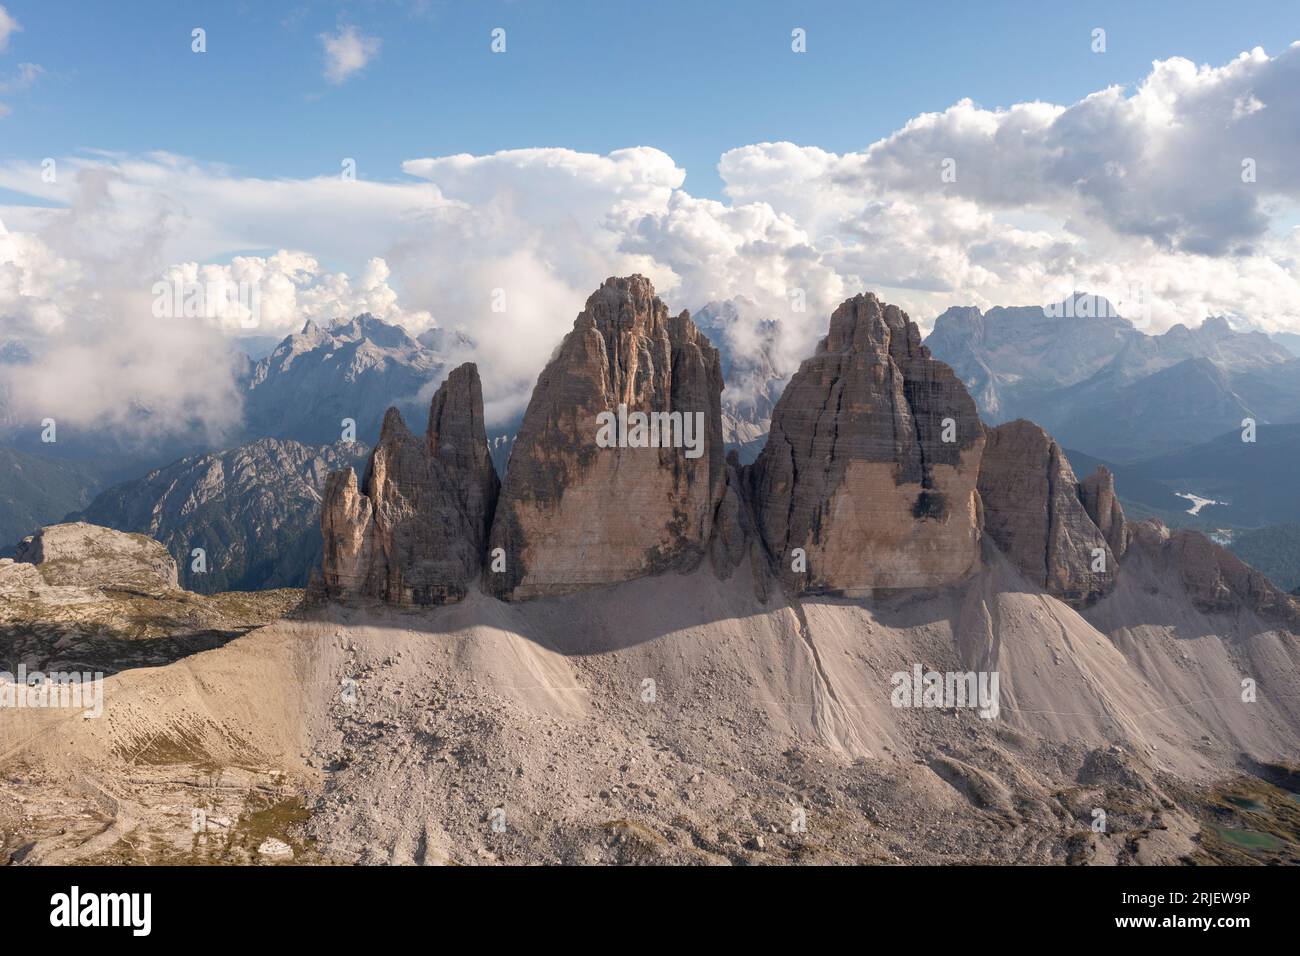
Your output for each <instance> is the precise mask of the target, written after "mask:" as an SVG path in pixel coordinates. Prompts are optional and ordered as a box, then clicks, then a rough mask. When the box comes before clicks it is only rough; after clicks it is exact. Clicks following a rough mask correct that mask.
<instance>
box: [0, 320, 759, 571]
mask: <svg viewBox="0 0 1300 956" xmlns="http://www.w3.org/2000/svg"><path fill="white" fill-rule="evenodd" d="M700 316H701V321H702V322H703V323H704V325H705V327H706V328H707V330H708V334H710V335H711V336H715V337H716V338H717V339H718V341H719V342H720V343H722V347H721V348H720V349H719V352H720V356H721V362H722V365H723V368H724V370H726V373H727V374H728V375H729V376H730V378H728V389H727V391H726V392H725V393H724V397H723V406H724V413H725V416H726V421H727V428H728V431H727V442H728V445H729V446H730V447H738V448H741V449H742V454H744V455H745V457H746V460H751V459H752V457H753V456H754V455H756V454H757V451H758V448H760V447H761V445H762V442H763V440H764V439H765V436H766V433H767V428H768V423H769V419H770V416H771V410H772V405H773V403H774V401H775V397H776V395H777V394H779V390H780V387H781V385H782V384H783V382H784V379H783V378H780V377H779V376H778V373H777V371H776V362H775V359H773V357H772V356H773V354H774V348H775V334H776V325H775V323H774V322H771V321H770V320H762V319H759V318H756V317H755V314H754V307H753V305H752V303H749V302H747V301H727V302H715V303H710V304H709V305H708V306H706V307H705V308H704V309H701V310H700ZM472 345H473V343H472V342H470V341H468V340H467V339H465V338H464V337H463V336H461V335H459V334H458V333H455V332H450V333H448V332H445V331H444V330H442V329H432V330H430V331H428V332H425V333H423V334H422V335H420V336H419V337H418V338H417V337H412V336H411V335H409V334H408V333H407V332H406V331H405V330H404V329H403V328H401V327H400V326H397V325H393V324H390V323H387V322H384V321H382V320H380V319H377V318H375V317H374V316H373V315H370V314H362V315H358V316H356V317H354V318H352V319H349V320H347V321H343V322H339V323H336V324H334V325H332V326H328V327H323V326H320V325H318V324H316V323H314V322H306V323H305V324H304V325H303V327H302V329H301V330H300V331H298V332H296V333H294V334H291V335H289V336H286V337H285V338H283V339H281V340H280V341H279V342H278V344H273V343H272V342H270V341H268V340H266V339H265V338H262V339H256V340H250V341H249V342H246V343H242V346H243V347H244V348H245V351H246V354H247V356H248V358H247V359H246V361H247V366H246V371H245V372H244V374H243V376H242V383H243V387H244V409H243V411H244V424H243V427H242V430H241V435H240V438H242V443H239V444H236V445H234V446H233V447H230V448H226V449H222V450H216V449H210V448H205V447H203V446H202V443H201V441H202V440H201V439H200V438H199V437H198V436H189V437H186V436H181V437H174V438H172V439H171V440H169V441H168V442H166V443H164V444H162V445H158V446H151V447H149V448H145V449H141V448H139V447H135V446H124V445H122V444H121V443H120V440H119V439H118V438H117V437H115V436H113V435H110V434H102V435H96V434H90V433H75V432H70V431H66V430H64V431H61V432H60V441H59V443H58V444H57V445H41V444H39V442H38V440H36V439H35V438H33V436H32V435H31V434H27V435H26V436H25V438H26V441H27V443H28V445H30V450H18V449H15V448H3V447H0V474H3V475H5V476H12V480H6V481H5V482H4V485H3V491H0V548H3V549H6V550H8V551H12V550H13V547H14V545H15V544H16V543H17V541H18V540H19V539H20V538H22V537H24V536H26V535H29V534H31V533H33V532H34V531H35V530H36V529H37V528H39V527H40V526H42V525H44V524H50V523H53V522H58V521H62V520H63V519H64V518H65V517H67V516H69V515H70V514H74V513H75V514H74V518H73V520H84V521H89V522H92V523H95V524H100V525H104V526H106V527H111V528H116V529H118V530H121V531H136V532H141V533H144V534H148V535H151V536H153V537H155V538H157V539H158V540H160V541H162V542H163V543H164V544H166V545H167V547H168V549H169V550H170V551H171V552H172V554H173V555H174V556H175V558H176V560H177V563H178V565H179V566H180V568H181V576H182V582H183V583H184V584H185V586H186V587H188V588H190V589H191V590H195V591H200V592H206V593H210V592H212V591H216V590H226V589H234V590H240V589H252V588H263V587H276V586H282V585H301V584H302V583H304V582H305V580H306V575H307V570H308V569H309V568H310V567H311V566H312V565H313V564H315V563H318V562H319V557H320V534H319V522H318V513H319V495H320V492H321V490H322V487H323V480H324V477H323V476H324V474H325V472H326V471H328V470H330V469H333V468H337V467H340V466H341V465H342V464H344V463H351V462H352V461H353V460H354V459H355V458H357V457H358V456H360V455H362V454H363V453H364V449H365V448H366V447H367V446H366V444H365V443H368V442H373V441H375V440H376V438H377V437H378V435H379V431H380V425H381V423H382V420H383V417H384V414H385V412H386V411H387V409H388V408H389V407H392V406H396V407H397V408H398V410H399V411H401V412H402V414H403V415H404V416H405V417H406V418H407V419H408V420H410V421H422V420H424V419H425V418H426V417H427V415H428V406H429V400H430V398H431V396H432V393H433V389H434V386H435V385H436V384H437V383H438V382H439V381H440V380H441V379H442V377H443V374H444V369H445V365H446V362H445V358H444V356H445V355H446V354H448V353H449V352H451V351H459V350H465V349H468V348H472ZM255 355H260V356H261V357H260V358H257V359H254V358H253V357H252V356H255ZM22 358H23V356H17V357H16V359H15V360H18V359H22ZM348 419H350V420H351V421H352V422H353V423H354V424H355V433H354V434H355V438H356V442H357V443H356V445H355V446H352V448H353V450H351V451H350V450H349V447H348V446H347V445H345V444H342V442H341V440H342V438H343V434H344V424H343V423H344V421H345V420H348ZM518 428H519V417H518V416H517V417H516V418H515V419H513V420H511V421H507V422H504V423H500V424H498V425H497V426H495V427H493V428H491V429H489V430H488V445H489V450H490V453H491V456H492V461H493V465H494V466H495V468H496V470H497V472H498V474H502V475H504V473H505V470H506V465H507V463H508V460H509V456H510V451H511V448H512V445H513V441H514V437H515V434H516V433H517V431H518ZM29 431H30V430H29ZM65 436H66V437H65ZM13 437H14V436H13V435H12V434H11V435H10V438H11V439H12V438H13ZM747 442H748V443H750V445H751V447H750V448H749V449H748V450H746V448H745V445H746V443H747ZM56 455H58V456H66V457H56ZM326 466H327V467H326ZM140 476H142V477H140ZM124 479H125V480H124ZM110 486H111V487H110ZM105 488H107V490H104V489H105ZM101 492H102V493H101ZM96 495H98V497H96ZM92 499H93V500H92ZM196 547H201V548H204V549H205V552H206V553H207V556H208V570H207V571H206V573H205V574H202V575H195V574H193V573H192V572H191V571H190V565H191V560H190V558H189V554H190V552H191V551H192V550H193V549H194V548H196ZM0 553H5V552H4V551H0Z"/></svg>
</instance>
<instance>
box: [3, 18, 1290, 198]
mask: <svg viewBox="0 0 1300 956" xmlns="http://www.w3.org/2000/svg"><path fill="white" fill-rule="evenodd" d="M5 5H6V6H7V8H8V10H9V11H10V13H11V14H12V15H13V17H14V18H15V19H17V20H18V22H19V23H20V24H21V25H22V31H21V32H18V33H15V34H13V35H12V36H11V37H10V41H9V50H8V52H7V55H5V56H4V57H3V58H0V69H3V71H4V72H3V73H2V74H0V81H2V80H3V77H4V76H7V75H9V74H11V73H12V72H13V70H14V69H15V68H16V66H17V64H19V63H24V62H30V63H37V64H40V65H41V66H42V67H43V68H44V70H45V72H44V74H42V75H41V76H40V77H39V78H38V80H37V82H36V83H35V84H33V85H32V86H31V88H30V89H27V90H25V91H22V92H20V93H15V94H12V95H10V96H8V97H6V100H7V102H8V103H9V105H10V108H11V109H12V114H11V115H10V116H8V117H7V118H5V119H3V120H0V160H16V159H33V158H39V157H42V156H48V155H56V156H63V155H70V154H72V153H73V152H74V151H76V150H79V149H83V148H94V149H106V150H113V151H123V152H131V153H135V152H143V151H148V150H154V149H160V150H168V151H171V152H175V153H179V154H182V155H188V156H195V157H199V158H201V159H203V160H205V161H209V162H222V163H228V164H230V165H231V166H232V167H234V169H235V171H236V172H238V173H240V174H243V175H252V176H263V177H309V176H313V175H317V174H321V173H332V172H334V171H335V170H336V169H337V168H338V157H341V156H352V157H355V158H356V159H357V160H358V165H359V169H360V173H361V175H362V176H363V177H366V178H372V179H399V178H402V176H401V172H400V170H399V163H400V162H401V161H402V160H403V159H408V158H411V157H417V156H436V155H447V154H452V153H460V152H469V153H476V154H478V153H487V152H492V151H495V150H499V149H508V148H517V147H525V146H565V147H569V148H571V149H576V150H582V151H591V152H596V153H606V152H608V151H610V150H612V149H616V148H619V147H623V146H634V145H649V146H655V147H657V148H660V149H662V150H664V151H665V152H667V153H668V154H669V155H670V156H672V157H673V158H674V159H675V160H676V161H677V163H678V164H679V165H680V166H682V167H683V168H685V169H686V170H687V180H686V183H685V188H687V189H688V190H690V191H691V192H692V193H693V194H695V195H698V196H706V197H714V198H717V197H718V195H719V192H720V189H721V181H720V180H719V178H718V176H717V174H716V171H715V169H714V166H715V164H716V163H717V161H718V158H719V156H720V155H721V154H722V153H723V152H724V151H725V150H727V149H729V148H732V147H736V146H740V145H744V144H749V143H758V142H763V141H778V140H789V141H792V142H795V143H799V144H815V145H817V146H820V147H822V148H824V149H829V150H834V151H848V150H857V149H862V148H863V147H865V146H867V145H868V144H870V143H871V142H873V141H874V140H876V139H878V138H880V137H882V136H885V135H888V134H889V133H890V132H892V131H894V130H895V129H897V128H899V127H900V126H902V125H903V124H904V123H905V122H906V121H907V120H908V119H909V118H911V117H913V116H915V115H917V114H918V113H922V112H925V111H932V110H940V109H943V108H945V107H947V106H949V105H951V104H952V103H953V102H955V101H957V100H958V99H961V98H963V97H970V98H972V99H974V100H975V101H976V102H977V103H979V104H980V105H982V106H985V107H988V108H994V107H1001V106H1007V105H1010V104H1012V103H1015V102H1021V101H1026V100H1032V99H1043V100H1048V101H1050V102H1054V103H1066V104H1068V103H1071V102H1074V101H1075V100H1077V99H1079V98H1080V97H1081V96H1083V95H1085V94H1087V93H1089V92H1091V91H1094V90H1097V89H1101V88H1103V87H1105V86H1107V85H1109V84H1115V83H1119V84H1131V83H1134V82H1136V81H1137V80H1139V79H1141V78H1142V77H1143V76H1144V75H1145V74H1146V73H1147V71H1148V70H1149V68H1150V64H1151V61H1152V60H1156V59H1163V58H1166V57H1169V56H1173V55H1178V56H1183V57H1187V58H1190V59H1192V60H1195V61H1196V62H1198V63H1202V62H1205V63H1214V64H1218V63H1222V62H1224V61H1226V60H1228V59H1230V58H1231V57H1232V56H1234V55H1235V54H1237V53H1239V52H1240V51H1242V50H1248V49H1250V48H1252V47H1254V46H1257V45H1260V46H1263V47H1264V48H1265V49H1266V50H1267V51H1268V52H1269V53H1270V54H1273V53H1276V52H1278V50H1280V49H1281V48H1283V47H1284V46H1285V45H1286V44H1288V43H1290V42H1291V41H1293V40H1294V39H1296V38H1297V37H1300V4H1297V3H1295V2H1294V0H1283V2H1252V3H1232V4H1227V3H1208V2H1179V3H1156V2H1143V3H1132V2H1128V3H1075V4H1051V5H1050V8H1051V12H1050V15H1049V14H1048V13H1047V12H1046V10H1047V7H1048V5H1044V4H1042V3H1011V2H1008V3H993V4H982V3H978V4H977V3H935V4H920V3H906V4H900V3H890V4H875V3H872V4H868V3H801V4H794V3H788V2H787V3H776V2H757V3H719V2H701V0H696V2H676V0H670V2H656V3H644V4H641V3H638V4H632V3H621V2H600V3H575V2H566V3H558V2H556V3H546V2H517V3H438V2H427V3H381V2H374V3H345V4H323V3H317V4H312V3H305V4H294V3H230V4H226V3H222V4H215V3H176V2H156V3H155V2H131V3H126V4H106V3H91V2H51V0H40V2H28V0H6V4H5ZM348 25H352V26H355V27H356V28H357V29H358V30H359V31H360V32H361V33H362V34H365V35H370V36H374V37H377V38H378V39H379V40H380V41H381V43H382V46H381V48H380V50H379V53H378V54H377V55H376V56H375V57H374V58H373V60H372V61H371V62H370V63H369V64H368V65H367V66H366V67H365V68H364V69H363V70H361V71H360V72H359V73H357V74H356V75H354V76H352V77H351V78H349V79H348V80H347V81H346V82H344V83H341V84H337V85H335V84H331V83H330V82H328V81H327V80H326V79H325V78H324V75H323V71H324V59H323V50H322V45H321V41H320V36H321V34H324V33H331V34H333V33H337V32H338V31H339V29H340V28H341V27H345V26H348ZM195 26H202V27H204V28H205V29H206V30H207V33H208V52H207V53H206V54H204V55H195V54H193V53H191V52H190V30H191V29H192V28H193V27H195ZM497 26H500V27H504V28H505V29H506V30H507V48H508V50H507V53H506V54H505V55H493V54H492V53H491V52H490V51H489V32H490V31H491V29H492V28H494V27H497ZM795 26H799V27H803V28H805V29H806V30H807V31H808V53H807V54H805V55H802V56H797V55H794V54H792V53H791V51H790V30H791V29H792V28H793V27H795ZM1094 27H1103V28H1105V30H1106V31H1107V51H1106V53H1104V54H1095V53H1093V52H1092V51H1091V49H1090V33H1091V30H1092V29H1093V28H1094Z"/></svg>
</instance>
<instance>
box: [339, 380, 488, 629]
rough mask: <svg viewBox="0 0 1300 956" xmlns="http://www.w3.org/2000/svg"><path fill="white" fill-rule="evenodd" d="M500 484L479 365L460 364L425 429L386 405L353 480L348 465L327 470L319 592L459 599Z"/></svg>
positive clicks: (405, 600) (407, 601) (476, 566)
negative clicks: (361, 473)
mask: <svg viewBox="0 0 1300 956" xmlns="http://www.w3.org/2000/svg"><path fill="white" fill-rule="evenodd" d="M499 487H500V486H499V482H498V480H497V476H496V472H495V470H494V469H493V467H492V460H491V455H490V453H489V450H488V444H487V434H486V432H485V430H484V427H483V391H482V386H481V385H480V382H479V377H478V369H477V367H476V366H474V365H473V364H465V365H462V366H460V367H459V368H456V369H455V370H453V371H452V372H451V374H450V375H448V376H447V379H446V381H444V382H443V383H442V385H441V386H439V388H438V390H437V392H436V393H435V394H434V396H433V401H432V403H431V405H430V409H429V424H428V429H427V431H426V433H425V435H424V436H416V435H414V434H412V433H411V431H410V430H409V429H408V428H407V427H406V423H405V422H404V421H403V420H402V416H401V414H400V413H399V412H398V411H397V409H395V408H390V409H389V410H388V413H387V414H386V415H385V416H384V423H383V428H382V431H381V433H380V437H379V442H378V443H377V444H376V446H375V448H374V451H372V452H371V454H370V461H369V463H368V465H367V467H366V473H365V477H364V478H363V480H362V481H361V483H360V485H358V483H357V477H356V473H355V472H354V471H353V470H352V469H351V468H348V469H346V470H343V471H337V472H334V473H332V474H331V475H330V477H329V480H328V481H327V483H326V488H325V494H324V499H323V501H322V504H321V533H322V537H323V539H324V561H323V568H322V578H323V585H324V588H325V592H326V594H328V595H329V596H331V597H344V598H346V597H367V598H376V599H379V600H383V601H386V602H388V603H390V604H398V605H412V604H417V605H418V604H447V603H451V602H454V601H458V600H460V599H461V598H463V597H464V596H465V593H466V591H467V589H468V588H469V585H470V584H471V582H473V581H474V580H475V579H476V578H477V577H478V575H479V572H480V570H481V569H482V567H483V558H484V551H485V547H486V544H487V536H488V531H489V528H490V527H491V521H492V515H493V511H494V509H495V507H496V501H497V495H498V491H499Z"/></svg>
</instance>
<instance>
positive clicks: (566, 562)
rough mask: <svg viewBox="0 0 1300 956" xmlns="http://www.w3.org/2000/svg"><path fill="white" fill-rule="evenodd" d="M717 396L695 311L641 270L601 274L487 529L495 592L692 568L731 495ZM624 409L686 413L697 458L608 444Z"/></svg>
mask: <svg viewBox="0 0 1300 956" xmlns="http://www.w3.org/2000/svg"><path fill="white" fill-rule="evenodd" d="M721 392H722V371H721V367H720V364H719V358H718V352H717V350H716V349H715V348H714V347H713V346H712V345H711V344H710V343H709V340H708V339H707V338H706V337H705V336H704V335H703V333H701V332H700V331H699V329H697V328H696V327H695V323H694V322H692V321H691V317H690V315H689V313H686V312H683V313H682V314H680V315H678V316H670V315H669V314H668V309H667V307H666V306H665V305H664V304H663V303H662V302H661V301H660V300H659V298H658V297H657V296H656V295H655V293H654V288H653V287H652V286H651V284H650V282H649V280H648V279H646V278H645V277H643V276H639V275H634V276H630V277H628V278H612V279H607V280H606V281H605V283H604V284H603V285H602V286H601V287H600V289H599V290H598V291H596V292H595V293H594V294H593V295H592V296H591V297H590V298H589V299H588V300H587V304H586V307H585V308H584V309H583V311H582V313H581V314H580V315H579V316H578V318H577V320H576V321H575V322H574V324H573V331H572V332H570V333H569V334H568V335H567V336H565V338H564V341H563V342H562V343H561V344H560V347H559V349H558V350H557V351H556V353H555V355H554V357H553V358H552V359H551V361H550V362H549V363H548V364H547V366H546V368H545V369H544V370H543V371H542V374H541V376H540V377H539V378H538V381H537V386H536V388H535V389H534V391H533V395H532V399H531V400H530V402H529V404H528V410H527V412H526V413H525V414H524V419H523V423H522V425H521V426H520V429H519V432H518V435H517V437H516V439H515V444H514V447H513V449H512V450H511V455H510V463H509V466H508V468H507V471H506V480H505V485H504V487H503V488H502V492H501V501H500V505H499V507H498V508H497V514H496V519H495V522H494V524H493V528H492V538H491V548H492V549H493V550H495V549H496V548H501V549H503V551H504V558H505V570H504V571H503V572H496V571H493V570H491V569H489V573H488V575H487V578H486V580H487V584H488V587H489V588H490V589H491V590H492V591H493V592H494V593H495V594H497V595H498V596H499V597H503V598H506V599H522V598H529V597H536V596H541V595H545V594H560V593H565V592H568V591H572V590H576V589H579V588H582V587H587V586H594V585H602V584H612V583H615V582H618V581H626V580H630V579H632V578H636V577H640V576H643V575H647V574H654V573H657V572H660V571H666V570H673V569H677V570H686V569H688V568H690V567H693V566H694V565H696V564H697V563H698V562H699V561H700V559H701V558H702V557H704V555H705V554H706V553H707V551H708V545H709V539H710V535H711V532H712V525H713V519H714V514H715V512H716V510H717V507H718V503H719V501H720V500H721V499H722V496H723V492H724V490H725V483H726V472H725V466H724V461H723V441H722V425H721V403H720V395H721ZM620 404H622V405H625V406H626V407H627V412H628V414H629V415H631V414H633V413H637V412H641V413H669V414H672V415H677V414H678V413H680V415H681V416H682V424H683V425H685V424H686V419H688V418H689V419H690V423H691V426H692V429H693V430H699V431H701V432H702V433H698V434H697V433H695V431H693V433H692V434H693V436H694V438H696V439H698V440H699V441H700V442H702V445H701V446H700V448H699V450H700V454H699V456H698V457H688V455H687V452H688V449H686V448H683V447H600V445H598V443H597V437H598V433H599V432H600V429H601V422H600V421H599V420H598V416H599V415H600V414H601V413H606V412H614V413H617V411H618V406H619V405H620ZM606 437H607V438H608V433H606ZM625 437H627V438H628V439H629V441H628V442H627V444H628V445H631V444H632V439H634V438H635V435H634V433H633V429H631V428H629V430H628V432H627V433H626V436H625ZM679 444H680V443H679Z"/></svg>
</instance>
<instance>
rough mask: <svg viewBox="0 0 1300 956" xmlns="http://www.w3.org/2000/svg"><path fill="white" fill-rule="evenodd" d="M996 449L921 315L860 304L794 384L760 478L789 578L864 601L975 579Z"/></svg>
mask: <svg viewBox="0 0 1300 956" xmlns="http://www.w3.org/2000/svg"><path fill="white" fill-rule="evenodd" d="M983 447H984V430H983V427H982V426H981V425H980V421H979V418H978V416H977V414H976V411H975V403H974V402H973V401H972V400H971V397H970V396H969V395H968V394H967V392H966V389H965V388H964V387H963V386H962V384H961V382H960V381H958V379H957V377H956V376H955V375H954V374H953V372H952V370H951V369H950V368H948V366H946V365H944V364H943V363H942V362H938V361H935V360H934V359H933V358H931V357H930V353H929V351H928V350H927V349H926V348H925V347H924V346H922V345H921V336H920V332H919V331H918V329H917V327H916V325H915V324H914V323H913V322H912V321H911V320H910V319H909V318H908V317H907V315H906V314H905V313H904V312H902V311H901V310H899V309H898V308H897V307H896V306H892V305H886V304H885V303H883V302H881V301H880V300H879V299H877V298H876V297H875V296H874V295H871V294H866V295H859V296H856V297H855V298H852V299H849V300H848V301H847V302H845V303H843V304H842V305H841V306H840V307H839V308H838V309H836V310H835V313H834V314H833V315H832V316H831V324H830V332H829V334H828V335H827V336H826V338H825V339H823V340H822V342H821V344H820V345H819V346H818V348H817V352H816V354H815V355H814V356H813V357H812V358H810V359H807V360H805V361H804V362H803V364H802V365H801V366H800V367H799V371H798V372H796V373H795V374H794V376H793V378H792V379H791V380H790V384H789V385H788V386H787V387H786V389H785V392H784V393H783V394H782V396H781V399H780V401H779V402H778V403H777V406H776V409H775V411H774V413H773V416H772V428H771V432H770V434H769V436H768V441H767V445H766V446H765V447H764V449H763V451H762V453H761V454H760V455H759V457H758V460H757V461H756V462H755V463H754V465H753V467H752V470H751V472H750V481H751V487H752V492H753V500H754V502H755V511H756V517H757V524H758V528H759V530H760V533H761V534H762V537H763V540H764V542H765V543H766V545H767V548H768V550H769V551H770V553H771V555H772V557H773V560H774V561H775V562H776V565H777V567H778V569H779V572H780V575H781V577H782V580H783V581H784V582H785V583H786V585H787V586H788V587H790V588H792V589H794V590H796V591H799V590H808V591H837V592H856V591H862V590H864V589H872V588H916V587H929V586H934V585H942V584H947V583H950V582H953V581H957V580H960V579H962V578H964V577H966V576H967V575H969V574H970V573H971V572H972V571H973V570H974V569H975V568H976V567H977V565H978V562H979V539H980V518H979V501H978V496H977V495H976V491H975V487H976V481H977V477H978V474H979V465H980V455H981V452H982V450H983ZM796 548H799V549H803V551H804V555H805V557H806V566H807V570H806V572H804V571H800V570H798V567H799V566H800V565H799V563H798V557H797V556H796V555H795V549H796Z"/></svg>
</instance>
